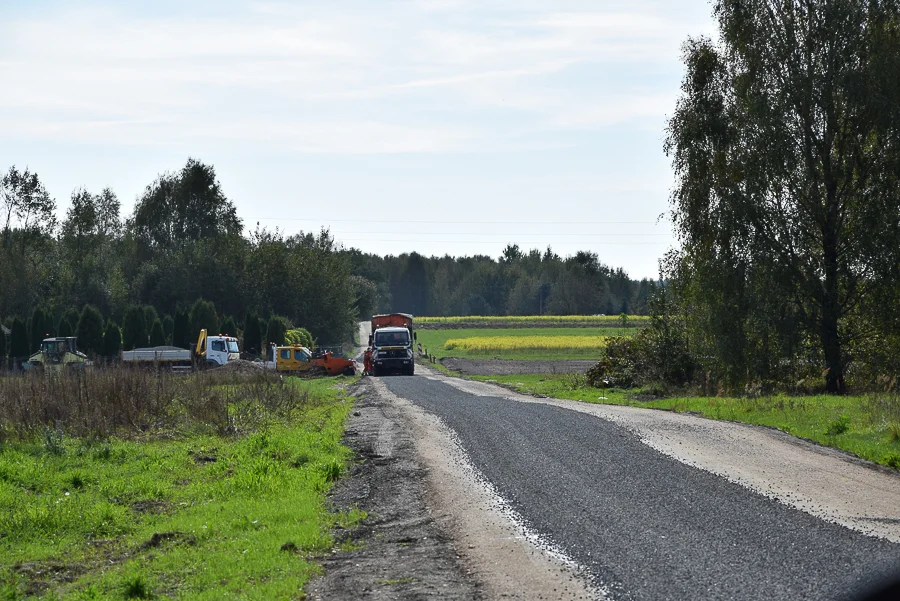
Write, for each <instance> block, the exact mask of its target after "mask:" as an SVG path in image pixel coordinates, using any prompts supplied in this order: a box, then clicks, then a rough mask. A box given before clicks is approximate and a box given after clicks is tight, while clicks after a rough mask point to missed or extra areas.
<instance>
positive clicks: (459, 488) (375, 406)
mask: <svg viewBox="0 0 900 601" xmlns="http://www.w3.org/2000/svg"><path fill="white" fill-rule="evenodd" d="M355 395H356V396H357V403H356V406H355V409H354V413H353V414H352V417H351V418H350V421H349V424H348V428H347V433H346V437H345V441H344V443H345V444H347V445H348V446H349V447H350V448H352V449H353V450H354V452H355V453H356V454H357V457H358V461H357V463H356V464H355V465H354V466H353V468H352V470H351V473H350V474H349V475H348V477H347V478H344V479H343V480H342V481H341V482H340V483H339V484H338V485H337V486H336V487H335V489H334V490H333V491H332V493H331V495H330V498H329V500H330V503H331V504H332V505H333V507H334V508H335V509H340V510H347V509H349V508H352V507H358V508H359V509H362V510H364V511H366V512H367V513H368V518H367V519H366V520H364V521H363V523H362V525H361V526H360V527H359V528H357V529H355V530H352V531H349V532H345V533H344V535H345V538H344V540H343V543H342V546H343V547H345V548H346V547H348V546H351V547H355V550H350V551H337V552H335V553H333V554H332V555H331V556H330V557H327V558H326V559H325V560H324V561H323V567H324V569H325V575H324V577H322V578H320V579H318V580H316V581H314V582H312V583H311V584H310V585H309V586H308V587H307V591H308V592H309V594H310V597H311V598H312V599H323V600H328V599H338V600H351V599H353V600H355V599H426V598H427V599H432V598H435V599H559V600H563V599H597V598H602V597H603V595H602V594H601V593H599V592H597V591H595V590H593V589H592V588H590V585H589V584H588V583H587V582H586V581H585V580H583V578H582V577H581V575H580V569H579V567H578V566H576V565H575V564H574V563H573V562H571V561H569V560H567V559H566V558H565V557H563V556H562V555H561V554H559V553H558V552H557V551H556V550H555V549H553V548H552V547H550V546H547V545H545V544H544V543H542V541H540V540H538V539H537V537H535V536H533V535H531V533H529V532H528V531H527V529H525V528H524V527H523V526H522V525H521V524H520V523H518V522H517V521H516V517H515V516H514V515H513V514H511V512H509V510H508V508H507V507H506V506H505V504H504V502H503V501H502V499H500V498H499V497H498V496H497V495H496V493H494V492H493V490H492V489H491V487H490V485H489V484H487V483H486V482H484V481H483V480H482V479H480V478H479V476H478V474H477V473H476V472H475V470H474V469H473V468H472V467H471V465H470V464H469V462H468V460H467V457H466V456H465V453H464V452H463V451H462V449H461V448H460V447H459V445H458V443H457V442H456V440H455V439H454V436H453V434H452V432H451V431H450V430H449V429H448V428H446V426H444V425H443V424H442V423H441V422H440V421H439V420H438V419H437V418H435V417H434V416H432V415H430V414H428V413H427V412H425V411H424V410H422V409H421V408H419V407H417V406H415V405H414V404H412V403H410V402H409V401H407V400H405V399H401V398H399V397H396V396H394V395H392V394H391V393H390V392H389V391H388V390H387V388H386V387H385V386H384V384H383V383H382V381H381V380H379V379H376V378H363V380H361V381H360V384H358V385H357V388H356V391H355Z"/></svg>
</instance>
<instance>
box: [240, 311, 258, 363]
mask: <svg viewBox="0 0 900 601" xmlns="http://www.w3.org/2000/svg"><path fill="white" fill-rule="evenodd" d="M261 349H262V331H261V330H260V328H259V318H258V317H257V316H256V315H254V314H253V313H250V312H249V311H248V312H247V315H246V316H245V317H244V351H245V352H247V353H252V354H254V355H260V354H262V353H261V352H260V350H261Z"/></svg>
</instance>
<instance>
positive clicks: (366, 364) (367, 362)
mask: <svg viewBox="0 0 900 601" xmlns="http://www.w3.org/2000/svg"><path fill="white" fill-rule="evenodd" d="M363 375H364V376H371V375H372V347H371V346H370V347H369V348H367V349H366V353H365V355H363Z"/></svg>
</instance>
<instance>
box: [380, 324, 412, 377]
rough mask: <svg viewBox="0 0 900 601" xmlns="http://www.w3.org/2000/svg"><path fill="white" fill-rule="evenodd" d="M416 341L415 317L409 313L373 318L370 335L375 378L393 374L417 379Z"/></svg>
mask: <svg viewBox="0 0 900 601" xmlns="http://www.w3.org/2000/svg"><path fill="white" fill-rule="evenodd" d="M415 339H416V333H415V332H414V331H413V316H412V315H409V314H407V313H390V314H387V315H373V316H372V333H371V334H370V335H369V347H370V348H371V349H372V373H373V375H375V376H382V375H385V374H389V373H401V374H406V375H408V376H412V375H414V374H415V372H416V353H415V349H414V342H413V341H414V340H415Z"/></svg>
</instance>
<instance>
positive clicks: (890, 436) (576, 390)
mask: <svg viewBox="0 0 900 601" xmlns="http://www.w3.org/2000/svg"><path fill="white" fill-rule="evenodd" d="M471 378H472V379H473V380H481V381H486V382H496V383H499V384H503V385H506V386H509V387H512V388H514V389H516V390H518V391H520V392H524V393H528V394H538V395H544V396H548V397H553V398H558V399H569V400H573V401H581V402H587V403H600V404H608V405H628V406H632V407H644V408H649V409H663V410H667V411H676V412H680V413H695V414H698V415H702V416H703V417H707V418H710V419H718V420H728V421H736V422H742V423H747V424H756V425H760V426H768V427H772V428H777V429H779V430H782V431H784V432H787V433H788V434H792V435H794V436H798V437H800V438H806V439H808V440H812V441H815V442H817V443H819V444H822V445H826V446H830V447H835V448H838V449H842V450H844V451H848V452H850V453H853V454H854V455H857V456H859V457H862V458H863V459H868V460H869V461H874V462H876V463H880V464H882V465H885V466H889V467H892V468H895V469H900V397H898V396H896V395H869V396H843V397H842V396H825V395H821V396H805V397H793V396H781V395H778V396H769V397H760V398H720V397H674V398H663V399H654V400H639V399H640V398H642V397H641V391H639V390H629V391H625V390H616V389H605V390H601V389H598V388H591V387H588V386H586V385H585V383H584V378H583V376H572V375H539V374H529V375H513V376H471ZM635 397H637V398H635Z"/></svg>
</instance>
